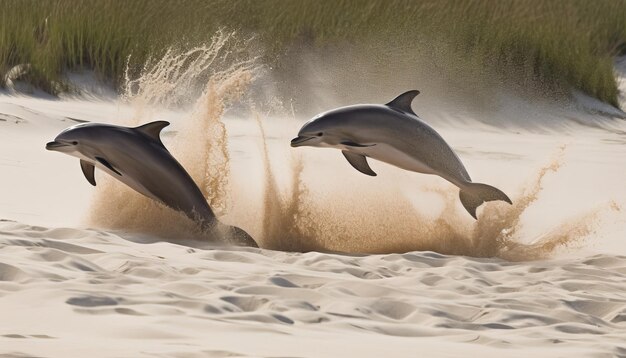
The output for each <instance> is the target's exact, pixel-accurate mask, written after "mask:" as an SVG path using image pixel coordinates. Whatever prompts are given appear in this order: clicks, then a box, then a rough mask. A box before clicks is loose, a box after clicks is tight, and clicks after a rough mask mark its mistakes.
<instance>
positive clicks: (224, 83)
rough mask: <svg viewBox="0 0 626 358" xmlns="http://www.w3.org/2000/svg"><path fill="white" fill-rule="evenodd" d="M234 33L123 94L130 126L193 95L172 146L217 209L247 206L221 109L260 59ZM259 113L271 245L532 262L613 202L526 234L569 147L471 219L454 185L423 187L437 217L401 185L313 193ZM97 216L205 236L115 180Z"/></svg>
mask: <svg viewBox="0 0 626 358" xmlns="http://www.w3.org/2000/svg"><path fill="white" fill-rule="evenodd" d="M231 40H232V34H224V33H219V34H218V35H216V37H215V39H214V40H213V42H212V43H211V44H209V45H206V46H201V47H198V48H194V49H192V50H189V51H178V52H177V51H175V50H173V49H172V50H170V51H168V52H167V53H166V54H165V56H164V57H163V58H162V59H160V60H159V61H156V62H155V63H153V64H152V65H147V66H146V67H145V68H144V69H143V70H142V72H141V74H140V76H139V77H138V78H136V79H130V75H128V76H127V83H126V86H125V92H124V93H125V94H124V98H125V100H126V101H127V102H129V103H131V105H132V106H133V107H134V108H136V111H135V116H134V118H132V119H130V120H129V121H127V122H125V124H140V123H144V122H146V121H149V120H152V118H150V117H151V116H152V113H151V111H152V109H153V108H156V107H155V106H156V105H158V106H159V107H160V108H163V107H165V108H176V107H178V106H181V105H184V104H185V103H186V102H189V101H190V99H191V98H194V99H195V102H194V103H193V108H192V110H191V111H190V114H189V115H188V116H187V118H185V119H184V120H183V121H182V125H181V126H180V130H179V132H178V134H177V139H178V140H176V141H175V142H174V143H173V144H172V145H170V149H171V151H172V153H173V154H174V156H175V157H177V158H178V159H179V160H180V161H181V163H182V164H183V166H184V167H185V168H186V169H187V170H188V171H189V173H190V174H191V176H192V177H193V178H194V180H195V181H196V182H197V183H198V185H199V187H200V188H201V190H202V192H203V194H204V195H205V197H206V198H207V200H208V201H209V203H210V204H211V206H212V207H213V209H214V210H215V212H216V213H217V215H218V216H223V215H226V214H227V213H228V208H229V207H230V206H231V205H244V203H233V202H232V201H233V200H232V198H231V195H230V194H231V193H232V192H233V190H235V191H237V190H238V189H239V188H232V187H231V180H230V179H231V178H230V166H231V164H232V163H231V158H230V155H229V148H228V133H227V130H226V126H225V124H224V122H223V116H224V113H225V111H226V109H227V108H228V107H229V106H230V105H232V104H233V103H235V102H236V101H238V100H240V99H241V98H242V96H244V94H245V93H246V91H247V90H248V89H249V87H250V85H251V83H252V82H253V81H254V79H255V78H256V77H257V76H258V74H259V72H260V67H259V66H258V65H257V64H256V62H255V60H254V59H253V58H249V57H248V58H246V57H245V56H239V57H237V56H233V55H232V53H230V52H229V51H227V50H226V48H227V47H228V44H229V41H231ZM221 55H224V58H227V59H226V60H225V59H224V58H222V57H220V56H221ZM240 55H241V53H240ZM218 59H219V60H218ZM200 82H202V83H204V84H203V85H201V84H199V83H200ZM197 88H201V91H200V93H201V94H200V95H199V96H198V95H195V96H194V94H193V93H194V92H193V89H197ZM252 117H253V118H254V119H255V121H256V123H257V125H258V127H259V129H260V133H261V142H262V143H261V148H262V153H261V154H262V160H263V168H264V176H265V177H264V179H263V180H264V183H265V188H264V195H263V198H262V200H263V206H262V210H263V215H258V216H256V217H255V218H254V220H257V221H258V220H261V221H262V223H261V227H262V230H261V233H260V234H259V236H260V237H257V238H256V239H257V241H258V242H260V243H261V245H262V247H264V248H269V249H276V250H285V251H312V250H316V251H339V252H350V253H390V252H407V251H414V250H422V251H423V250H431V251H436V252H440V253H445V254H453V255H466V256H474V257H494V256H495V257H502V258H506V259H509V260H529V259H538V258H543V257H547V256H550V255H551V254H553V253H554V252H555V250H557V249H558V248H559V247H563V246H569V245H573V244H575V243H578V242H580V240H582V239H583V238H585V237H586V236H587V235H588V234H589V233H590V232H591V231H592V230H593V225H594V223H595V222H596V221H597V219H598V215H599V213H600V212H601V211H603V210H606V209H605V208H599V209H596V210H593V211H590V212H589V213H588V214H586V215H583V217H577V218H572V219H571V220H569V221H567V222H563V223H561V224H560V225H558V226H557V227H555V228H554V230H552V231H551V232H549V233H546V234H544V235H542V236H541V237H539V238H537V239H536V240H534V241H533V242H531V243H529V244H528V243H521V242H520V241H519V239H520V237H519V235H518V233H519V229H520V218H521V217H522V215H523V214H524V213H525V211H526V210H527V209H528V208H529V207H530V206H531V205H532V204H533V203H534V202H535V201H536V200H537V199H538V198H539V195H540V193H541V190H542V182H543V180H544V178H545V177H546V175H547V174H548V173H550V172H556V171H558V170H559V168H560V167H561V164H562V158H561V156H562V154H563V151H564V150H565V148H563V149H561V151H560V154H559V155H558V156H557V158H556V159H554V160H553V161H551V162H550V163H548V165H546V166H545V167H543V168H541V169H540V170H539V171H538V172H537V174H536V176H535V177H534V178H533V180H531V181H530V182H529V183H528V184H527V185H526V187H524V188H522V190H521V194H519V195H517V197H515V196H513V201H514V205H513V206H508V205H507V204H503V203H488V204H486V205H483V207H482V209H481V210H482V214H481V215H480V219H479V220H478V221H476V222H472V223H470V224H467V220H466V217H465V213H464V212H459V211H458V210H457V202H458V197H457V195H458V193H457V191H456V189H455V188H452V187H450V188H449V189H446V190H442V189H440V188H432V189H428V188H427V189H426V192H430V193H431V194H435V195H436V196H438V197H442V198H443V199H444V200H443V210H442V211H441V213H440V214H439V215H438V216H437V217H435V218H430V217H428V216H426V215H423V214H421V213H420V212H418V211H416V210H415V208H414V206H413V205H412V203H411V202H410V201H409V200H408V199H407V198H406V197H404V196H403V195H401V193H400V192H399V190H398V188H395V187H390V188H379V189H378V190H376V191H375V192H372V191H371V190H369V191H368V189H366V188H363V187H360V186H359V185H358V184H355V185H351V186H350V187H349V188H346V187H342V186H340V185H338V186H335V187H330V188H326V190H325V192H324V193H316V194H315V195H312V193H311V189H309V188H308V187H307V178H306V177H305V168H306V167H307V166H308V165H309V164H308V163H307V162H306V159H302V158H294V157H292V158H291V165H290V166H289V169H288V172H280V173H275V172H274V169H272V165H271V162H272V160H273V159H272V158H271V156H270V153H269V151H268V147H267V143H266V138H267V135H266V132H265V128H264V126H263V118H262V117H261V115H260V114H258V113H256V112H254V111H253V114H252ZM183 139H184V140H183ZM247 150H256V149H251V148H247ZM277 175H280V176H281V177H289V178H290V179H291V180H290V182H291V187H286V188H285V189H284V190H281V187H280V185H279V184H278V182H277V180H276V178H277ZM249 219H250V218H249V215H248V216H246V217H243V216H238V215H237V214H234V215H230V216H229V221H231V222H232V223H234V224H239V223H240V222H242V221H244V222H245V221H246V220H249ZM90 221H91V223H92V224H94V225H96V226H101V227H108V228H114V229H123V230H131V231H139V232H146V233H152V234H157V235H160V236H166V237H176V238H179V237H180V238H193V237H195V238H198V237H202V234H201V233H200V232H199V231H198V229H197V227H196V226H195V225H194V224H193V223H192V222H191V221H190V220H188V219H187V218H185V217H184V216H183V215H180V214H178V213H175V212H173V211H172V210H169V209H167V208H165V207H163V206H161V205H159V204H156V203H154V202H152V201H151V200H149V199H147V198H144V197H142V196H141V195H139V194H137V193H134V192H132V191H131V190H130V189H128V188H126V187H124V186H123V185H121V184H119V183H117V182H115V181H114V180H111V179H109V178H107V180H105V181H104V182H103V185H102V186H101V188H100V189H99V190H98V191H97V195H96V198H95V200H94V204H93V206H92V213H91V217H90ZM244 228H245V226H244Z"/></svg>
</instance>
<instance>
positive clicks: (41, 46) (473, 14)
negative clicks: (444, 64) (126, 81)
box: [0, 0, 626, 106]
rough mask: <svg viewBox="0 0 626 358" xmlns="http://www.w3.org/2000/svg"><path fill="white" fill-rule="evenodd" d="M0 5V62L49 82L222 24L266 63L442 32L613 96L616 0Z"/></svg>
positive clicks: (194, 38) (480, 53) (552, 81)
mask: <svg viewBox="0 0 626 358" xmlns="http://www.w3.org/2000/svg"><path fill="white" fill-rule="evenodd" d="M0 14H1V15H0V24H1V25H0V72H1V73H5V72H6V71H7V70H8V69H10V68H11V67H12V66H15V65H17V64H21V63H30V64H32V68H33V71H31V73H30V74H29V76H30V78H29V79H30V81H31V82H33V83H34V84H36V85H38V86H40V87H43V88H44V89H48V90H51V91H52V90H54V89H53V88H52V86H51V83H53V81H58V80H59V79H60V78H61V75H62V73H63V71H65V70H67V69H72V68H77V67H81V68H85V67H86V68H93V69H95V70H96V71H97V73H99V74H101V75H102V76H103V77H104V78H108V79H113V80H116V79H119V78H120V76H121V74H122V73H123V70H124V67H125V66H126V61H127V59H128V56H129V55H131V54H132V56H131V59H130V64H131V66H141V65H142V64H143V63H144V61H145V60H146V59H147V57H148V56H149V55H150V54H154V55H156V56H158V55H159V53H162V52H163V51H164V50H165V49H166V48H167V47H169V46H171V45H172V44H177V45H180V44H181V43H183V44H190V45H192V44H194V43H197V42H202V41H206V40H207V39H209V38H210V37H211V35H212V34H213V33H214V32H215V31H216V29H218V28H220V27H227V28H232V29H234V30H237V31H239V32H243V33H248V32H250V33H254V34H257V35H258V39H259V40H260V41H261V42H262V43H263V47H264V48H265V49H266V54H267V59H266V60H267V61H289V59H288V58H286V57H285V56H281V54H282V53H284V52H285V51H284V50H285V49H287V48H288V47H289V46H291V45H292V44H294V43H295V42H299V41H306V42H308V43H309V44H311V45H313V46H324V45H327V44H341V43H342V42H351V43H355V42H356V43H359V42H363V43H384V42H388V43H389V44H392V45H393V46H395V47H396V48H398V47H400V48H403V49H404V52H399V53H396V54H395V55H396V56H403V55H407V54H409V55H410V53H411V52H419V51H420V50H421V49H420V47H421V46H424V44H425V43H426V44H427V46H431V45H432V44H433V43H437V42H442V43H445V44H446V46H450V47H452V48H453V49H455V51H457V53H458V55H459V56H464V57H466V58H467V59H468V61H472V62H473V63H479V64H481V66H484V67H492V68H494V69H496V70H497V71H500V72H502V73H504V74H506V73H507V72H508V71H511V70H512V69H516V71H515V72H516V73H517V74H516V76H517V77H518V78H516V79H515V80H516V81H518V80H521V81H522V82H524V81H529V82H540V83H543V84H546V85H549V86H554V87H558V88H562V89H567V88H577V89H580V90H582V91H584V92H586V93H588V94H589V95H591V96H594V97H596V98H598V99H601V100H603V101H605V102H608V103H611V104H613V105H616V106H617V104H618V100H617V98H618V90H617V84H616V80H615V78H614V74H613V67H612V65H613V57H614V56H615V55H618V54H622V53H624V52H625V49H626V47H625V43H626V1H624V0H596V1H588V0H561V1H559V0H465V1H461V0H414V1H408V0H380V1H376V0H372V1H368V0H297V1H295V0H263V1H261V0H212V1H205V0H183V1H174V0H168V1H165V0H132V1H124V0H62V1H61V0H48V1H44V0H0ZM370 40H371V42H369V41H370ZM419 44H421V45H419ZM379 50H380V51H384V49H379ZM520 73H521V77H520Z"/></svg>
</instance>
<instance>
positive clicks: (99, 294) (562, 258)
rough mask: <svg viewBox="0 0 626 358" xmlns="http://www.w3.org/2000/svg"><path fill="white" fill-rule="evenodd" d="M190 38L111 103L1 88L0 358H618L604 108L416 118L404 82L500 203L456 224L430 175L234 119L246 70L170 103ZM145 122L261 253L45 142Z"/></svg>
mask: <svg viewBox="0 0 626 358" xmlns="http://www.w3.org/2000/svg"><path fill="white" fill-rule="evenodd" d="M218 45H219V43H218V44H217V45H215V44H213V45H211V46H218ZM211 46H208V47H206V48H204V49H201V50H199V51H200V53H199V55H198V56H196V57H194V58H195V59H196V60H195V61H196V62H194V64H192V65H186V66H182V67H180V68H188V69H189V71H191V72H185V71H182V72H180V73H177V76H179V77H178V78H177V77H176V76H164V75H163V73H162V72H161V71H165V73H167V71H168V68H167V67H163V66H161V67H159V66H156V67H155V70H154V71H152V72H151V71H149V70H146V71H147V72H146V73H145V74H143V75H142V76H143V77H141V79H140V80H138V81H137V82H134V85H133V86H130V87H132V88H136V89H137V88H138V89H137V91H136V92H133V91H132V90H130V89H128V88H127V91H126V92H125V93H124V95H123V96H121V97H119V98H118V97H116V96H115V95H114V94H112V92H111V91H110V90H106V89H105V90H102V91H101V90H97V89H96V90H95V91H92V92H90V93H95V94H94V95H89V96H84V95H83V96H82V97H79V98H69V97H68V98H61V99H53V98H36V97H31V96H9V95H6V94H2V95H0V169H1V175H0V194H1V195H0V219H1V220H2V221H0V318H1V319H0V356H2V357H5V356H6V357H33V356H34V357H86V356H89V357H383V356H388V357H415V356H426V357H458V356H476V357H502V356H505V357H529V356H532V357H626V344H625V343H624V342H626V244H625V243H624V238H625V237H626V214H625V211H624V210H626V209H625V208H626V187H625V186H624V183H625V182H626V166H625V164H626V151H625V150H624V146H625V145H626V139H625V133H626V122H625V121H624V120H622V119H618V118H610V116H615V115H617V114H619V113H617V112H615V113H608V112H607V110H606V108H605V107H601V106H600V107H599V106H597V104H596V103H594V102H593V101H590V100H589V99H586V98H584V97H581V98H579V99H578V100H577V102H573V103H562V104H554V103H549V102H546V101H543V100H541V99H533V100H528V99H522V98H518V97H516V96H512V95H511V94H509V93H504V92H503V93H502V94H501V98H496V99H494V101H493V102H492V107H491V108H488V109H482V110H480V111H473V110H467V111H466V110H464V109H463V108H460V107H459V108H455V107H454V106H453V105H450V106H448V107H444V108H441V107H435V108H433V107H430V108H429V107H428V103H429V102H430V101H429V97H428V93H427V91H424V92H425V93H424V95H423V96H422V95H421V97H418V99H417V100H416V103H415V104H414V108H415V109H416V112H417V113H419V114H420V115H421V116H422V117H423V118H424V119H425V120H426V121H427V122H428V123H430V124H431V125H432V126H433V127H434V128H435V129H436V130H438V131H439V132H440V133H441V134H442V135H443V137H444V138H446V140H447V141H448V142H449V143H450V144H451V146H452V147H453V148H454V149H455V150H456V151H457V152H458V154H459V156H460V157H461V159H462V161H463V162H464V163H465V165H466V167H467V168H468V171H469V172H470V174H471V176H472V178H473V179H474V180H475V181H478V182H485V183H488V184H491V185H494V186H496V187H498V188H500V189H502V190H503V191H505V192H506V193H507V194H508V195H509V196H510V197H511V199H512V200H513V201H514V205H512V206H509V205H507V204H503V203H489V204H487V205H484V206H483V207H481V208H480V209H479V220H478V221H474V220H473V219H472V218H471V217H470V216H469V215H468V214H467V213H466V212H465V211H464V209H463V208H462V206H461V204H460V203H459V200H458V197H457V195H458V190H457V189H456V188H455V187H453V186H452V185H450V184H449V183H447V182H445V181H443V180H442V179H440V178H437V177H434V176H426V175H420V174H416V173H409V172H405V171H402V170H399V169H398V168H394V167H392V166H389V165H386V164H383V163H379V162H376V161H372V162H371V163H370V164H371V166H372V168H373V169H374V170H375V171H376V172H377V173H378V174H379V175H378V176H377V177H376V178H371V177H367V176H365V175H362V174H360V173H358V172H356V171H355V170H354V169H353V168H352V167H350V165H348V163H346V162H345V159H344V158H343V157H342V156H341V154H340V153H339V152H338V151H331V150H322V149H313V148H298V149H292V148H290V147H289V139H291V138H292V137H293V136H295V134H296V133H297V130H298V128H299V127H300V126H301V125H302V124H303V123H304V121H305V120H306V119H307V118H306V117H303V116H295V115H294V113H293V112H292V113H285V112H284V111H283V112H280V111H269V110H266V109H265V108H263V109H262V106H252V108H253V110H250V107H251V106H250V105H249V102H247V101H249V100H250V97H253V96H248V94H247V93H248V92H246V91H247V89H248V88H249V86H250V85H251V84H252V83H254V81H255V79H256V78H257V76H258V73H257V69H256V68H255V65H254V63H253V62H246V61H243V62H239V63H236V64H235V65H234V67H229V68H226V69H222V70H220V71H218V72H217V73H214V75H213V76H209V81H208V83H206V84H203V86H201V87H202V88H203V90H202V91H201V95H199V96H197V97H195V98H192V99H191V100H190V99H189V91H188V90H189V86H187V84H189V83H193V80H194V78H196V77H198V76H197V73H195V72H193V71H202V70H201V69H202V68H207V66H206V64H207V63H210V61H212V59H213V58H215V56H214V55H215V51H218V50H219V48H218V49H217V50H216V49H215V48H213V47H211ZM202 51H205V52H202ZM205 55H206V61H209V62H203V61H204V57H203V56H205ZM168 56H171V58H166V59H165V60H167V61H169V62H168V63H170V64H171V63H178V62H177V61H184V59H182V60H181V59H180V58H178V57H177V55H176V54H174V53H172V54H168ZM198 69H200V70H198ZM79 78H80V76H79ZM163 79H166V80H167V81H166V82H163V81H165V80H163ZM170 80H171V81H172V82H168V81H170ZM83 82H85V83H89V81H88V80H87V81H83ZM183 85H184V86H183ZM130 87H129V88H130ZM181 88H182V89H184V91H182V92H180V89H181ZM103 93H105V94H106V96H105V95H102V94H103ZM155 102H156V103H158V104H161V105H163V106H159V105H155V104H154V103H155ZM170 102H171V103H175V104H176V106H164V104H166V103H170ZM182 102H185V103H182ZM381 102H382V101H381ZM181 103H182V104H181ZM242 103H244V104H246V103H248V105H242ZM338 104H341V103H332V104H331V103H318V104H317V105H319V106H326V108H332V107H333V106H335V105H338ZM164 107H166V108H164ZM229 109H230V110H229ZM287 112H289V111H287ZM607 115H609V116H608V117H607ZM158 119H164V120H169V121H171V122H172V125H171V126H170V127H168V128H166V130H165V131H164V133H163V135H162V137H163V141H164V143H165V145H166V146H167V147H168V148H169V149H170V151H171V152H172V153H173V154H174V156H175V157H177V158H178V159H179V160H180V161H181V163H182V164H183V165H184V166H185V167H186V168H187V169H188V170H189V172H190V173H191V174H192V176H193V177H194V179H195V180H196V182H197V183H198V184H199V186H200V187H201V189H202V190H203V192H204V194H205V195H206V197H207V199H208V200H209V202H210V203H211V205H212V206H213V207H214V208H215V209H216V211H217V212H218V213H219V215H220V217H221V219H222V220H223V221H225V222H227V223H230V224H235V225H238V226H241V227H242V228H244V229H245V230H246V231H248V232H250V233H251V234H252V236H253V237H255V238H256V239H257V240H258V242H259V244H260V246H261V249H251V248H237V247H226V246H223V245H220V244H219V243H214V242H209V241H208V240H207V238H206V237H203V236H202V235H201V234H200V233H198V232H197V230H196V228H195V227H194V225H193V223H190V222H189V221H188V220H186V219H185V218H184V217H182V216H181V215H180V214H178V213H175V212H173V211H171V210H169V209H167V208H165V207H163V206H161V205H158V204H155V203H153V202H151V201H150V200H149V199H146V198H144V197H142V196H141V195H139V194H137V193H134V192H133V191H131V190H129V189H127V188H125V187H124V186H123V185H121V184H119V183H118V182H116V181H115V180H113V179H111V178H109V177H107V176H106V175H105V174H103V173H101V172H99V171H96V180H97V182H98V186H97V187H95V188H94V187H92V186H91V185H89V184H88V183H87V181H86V180H85V178H84V177H83V175H82V173H81V171H80V168H79V163H78V160H77V159H75V158H71V157H68V156H65V155H62V154H60V153H52V152H47V151H46V150H45V149H44V146H45V143H46V142H48V141H50V140H52V139H53V138H54V137H55V136H56V135H57V134H58V133H59V132H60V131H61V130H63V129H64V128H66V127H68V126H70V125H73V124H75V123H79V122H81V121H94V122H104V123H116V124H121V125H139V124H141V123H146V122H148V121H151V120H158Z"/></svg>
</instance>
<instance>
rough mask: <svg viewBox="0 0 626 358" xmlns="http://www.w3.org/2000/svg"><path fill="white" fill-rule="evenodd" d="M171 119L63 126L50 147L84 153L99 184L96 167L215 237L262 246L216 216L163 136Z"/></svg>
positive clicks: (86, 168)
mask: <svg viewBox="0 0 626 358" xmlns="http://www.w3.org/2000/svg"><path fill="white" fill-rule="evenodd" d="M168 125H169V122H166V121H156V122H152V123H148V124H144V125H142V126H139V127H136V128H129V127H121V126H114V125H107V124H98V123H84V124H78V125H75V126H73V127H70V128H67V129H65V130H64V131H63V132H61V133H60V134H59V135H58V136H57V137H56V138H55V139H54V141H53V142H49V143H48V144H47V145H46V149H47V150H52V151H56V152H61V153H65V154H68V155H71V156H74V157H77V158H79V159H80V167H81V169H82V170H83V174H84V175H85V178H87V181H88V182H89V183H90V184H91V185H94V186H95V185H96V180H95V176H94V170H95V168H96V167H97V168H98V169H100V170H103V171H104V172H105V173H107V174H109V175H111V176H112V177H114V178H115V179H117V180H119V181H121V182H122V183H124V184H126V185H128V186H129V187H131V188H132V189H134V190H136V191H138V192H139V193H141V194H143V195H145V196H147V197H149V198H151V199H154V200H156V201H158V202H160V203H162V204H165V205H166V206H168V207H170V208H172V209H174V210H177V211H181V212H183V213H184V214H185V215H187V217H189V218H190V219H192V220H194V221H196V222H198V223H199V224H200V226H201V228H202V229H203V230H204V231H206V232H208V233H209V234H210V235H211V236H213V237H218V238H224V239H226V240H228V241H231V242H233V243H235V244H239V245H245V246H254V247H258V246H257V244H256V242H255V241H254V240H253V239H252V237H251V236H250V235H248V233H246V232H245V231H244V230H242V229H240V228H238V227H236V226H229V225H225V224H222V223H220V222H219V221H218V220H217V218H216V217H215V214H214V213H213V210H211V207H210V206H209V204H208V203H207V202H206V200H205V198H204V196H203V195H202V192H201V191H200V189H199V188H198V186H197V185H196V183H195V182H194V181H193V179H192V178H191V177H190V176H189V174H188V173H187V172H186V171H185V169H184V168H183V167H182V166H181V165H180V164H179V163H178V161H177V160H176V159H175V158H174V157H173V156H172V155H171V154H170V152H169V151H168V150H167V149H166V148H165V146H164V145H163V143H162V142H161V139H160V137H159V134H160V133H161V130H162V129H163V128H165V127H166V126H168Z"/></svg>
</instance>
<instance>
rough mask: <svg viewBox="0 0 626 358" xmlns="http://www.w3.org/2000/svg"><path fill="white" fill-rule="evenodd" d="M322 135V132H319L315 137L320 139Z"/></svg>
mask: <svg viewBox="0 0 626 358" xmlns="http://www.w3.org/2000/svg"><path fill="white" fill-rule="evenodd" d="M323 135H324V132H319V133H317V134H316V136H318V137H321V136H323Z"/></svg>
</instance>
